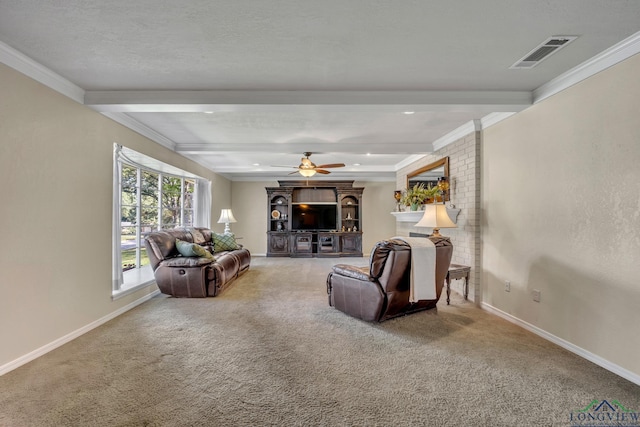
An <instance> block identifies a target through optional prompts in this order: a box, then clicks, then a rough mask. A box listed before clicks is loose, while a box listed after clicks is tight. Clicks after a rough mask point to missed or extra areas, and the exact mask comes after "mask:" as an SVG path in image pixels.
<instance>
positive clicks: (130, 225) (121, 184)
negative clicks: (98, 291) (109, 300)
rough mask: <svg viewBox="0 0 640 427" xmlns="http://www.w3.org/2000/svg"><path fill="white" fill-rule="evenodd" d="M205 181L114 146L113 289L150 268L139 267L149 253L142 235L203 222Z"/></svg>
mask: <svg viewBox="0 0 640 427" xmlns="http://www.w3.org/2000/svg"><path fill="white" fill-rule="evenodd" d="M159 169H162V170H159ZM210 185H211V183H210V182H209V181H206V180H204V179H202V178H198V177H195V176H194V175H191V174H189V173H188V172H185V171H182V170H179V169H177V168H174V167H172V166H170V165H166V164H164V163H161V162H158V161H156V160H153V159H151V158H148V157H147V156H144V155H142V154H140V153H136V152H135V151H132V150H128V149H126V148H124V147H121V146H119V145H116V149H115V156H114V202H115V203H114V205H115V206H117V208H116V209H117V214H116V209H114V217H115V216H116V215H117V219H116V218H114V230H113V235H114V269H113V270H114V281H113V291H114V293H116V292H118V291H121V290H122V288H123V287H125V288H130V287H131V286H136V285H138V284H140V283H137V282H148V281H149V280H151V278H152V277H153V275H152V274H151V271H150V267H146V270H148V271H146V270H145V266H148V265H149V258H148V256H147V253H146V248H145V245H144V237H145V236H146V235H147V234H148V233H150V232H152V231H157V230H166V229H171V228H175V227H191V226H194V225H199V226H204V227H208V226H209V223H210V215H211V213H210V211H211V209H210V202H209V200H210V193H211V186H210ZM198 205H199V206H198ZM196 222H199V224H196ZM135 270H145V271H135ZM143 273H144V274H143ZM145 277H146V279H144V278H145Z"/></svg>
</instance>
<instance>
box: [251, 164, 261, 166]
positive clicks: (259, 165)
mask: <svg viewBox="0 0 640 427" xmlns="http://www.w3.org/2000/svg"><path fill="white" fill-rule="evenodd" d="M252 166H260V163H253V164H252Z"/></svg>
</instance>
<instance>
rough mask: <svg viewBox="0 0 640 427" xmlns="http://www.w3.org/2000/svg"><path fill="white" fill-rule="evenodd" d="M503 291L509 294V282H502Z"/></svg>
mask: <svg viewBox="0 0 640 427" xmlns="http://www.w3.org/2000/svg"><path fill="white" fill-rule="evenodd" d="M504 291H505V292H511V282H510V281H508V280H505V281H504Z"/></svg>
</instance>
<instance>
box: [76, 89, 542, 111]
mask: <svg viewBox="0 0 640 427" xmlns="http://www.w3.org/2000/svg"><path fill="white" fill-rule="evenodd" d="M531 104H532V97H531V92H528V91H306V90H301V91H297V90H282V91H259V90H254V91H246V90H226V91H225V90H202V91H171V90H169V91H87V92H86V94H85V105H88V106H91V107H92V108H94V109H96V110H98V111H100V112H122V113H127V112H140V113H155V112H157V113H162V112H205V111H212V110H213V111H215V109H216V108H222V109H232V110H234V111H235V110H237V109H238V108H242V110H243V111H251V109H252V108H253V109H255V110H260V109H262V108H263V107H264V106H266V105H269V106H274V105H280V106H290V105H296V106H297V107H300V108H304V107H305V106H307V107H308V108H313V109H314V110H322V109H330V111H336V109H335V106H336V105H340V106H345V108H346V109H349V107H350V106H351V107H352V108H358V109H359V110H362V108H365V109H371V110H372V111H375V110H376V109H380V108H385V109H387V108H388V107H390V106H394V107H396V106H397V107H398V108H412V107H417V106H419V107H421V111H429V107H432V108H433V111H450V112H451V111H468V110H469V105H471V106H475V107H478V106H486V107H487V108H488V112H489V111H520V110H522V109H524V108H526V107H528V106H530V105H531ZM239 106H241V107H239Z"/></svg>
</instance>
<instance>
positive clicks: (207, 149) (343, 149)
mask: <svg viewBox="0 0 640 427" xmlns="http://www.w3.org/2000/svg"><path fill="white" fill-rule="evenodd" d="M264 147H265V146H264V143H262V142H242V141H235V142H231V143H221V144H208V143H186V144H185V143H183V144H177V145H176V152H178V153H183V154H211V153H220V152H225V153H234V152H240V153H254V152H260V151H264ZM304 147H305V151H310V152H312V153H323V152H325V151H327V148H328V147H327V144H326V143H314V142H309V143H305V144H304ZM407 147H410V149H407ZM402 148H403V149H402V151H401V152H400V151H399V150H398V148H397V145H396V144H394V143H393V142H388V141H387V142H374V143H367V144H366V145H363V144H344V143H341V144H333V145H331V153H342V154H363V151H370V152H373V153H376V154H399V155H403V154H406V155H412V154H416V153H430V152H431V151H433V150H432V148H431V144H429V143H425V142H419V143H402ZM269 151H271V152H274V153H283V154H285V153H291V152H294V153H295V152H298V151H300V144H299V143H279V144H273V145H272V146H270V148H269Z"/></svg>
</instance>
